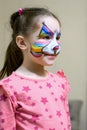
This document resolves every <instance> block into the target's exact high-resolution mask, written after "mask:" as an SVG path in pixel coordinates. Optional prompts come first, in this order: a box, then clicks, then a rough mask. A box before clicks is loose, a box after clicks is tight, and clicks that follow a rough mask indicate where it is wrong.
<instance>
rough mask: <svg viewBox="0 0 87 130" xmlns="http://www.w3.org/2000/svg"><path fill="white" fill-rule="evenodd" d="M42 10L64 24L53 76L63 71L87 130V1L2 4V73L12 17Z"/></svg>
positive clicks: (21, 0) (24, 0) (41, 0)
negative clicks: (80, 104)
mask: <svg viewBox="0 0 87 130" xmlns="http://www.w3.org/2000/svg"><path fill="white" fill-rule="evenodd" d="M31 6H40V7H46V8H49V9H50V10H52V11H53V12H54V13H55V14H56V15H57V16H58V17H59V19H60V21H61V23H62V28H61V29H62V38H61V42H62V51H61V54H60V55H59V56H58V58H57V61H56V63H55V65H54V66H52V67H50V68H48V67H47V68H48V69H49V70H50V71H52V72H56V71H57V70H58V69H61V68H62V69H63V70H64V71H65V73H66V75H67V76H68V79H69V81H70V84H71V93H70V95H69V99H81V100H82V101H83V102H84V104H83V107H82V110H81V123H80V125H81V130H87V126H86V124H87V111H86V108H87V100H86V99H87V67H86V66H87V38H86V36H87V13H86V12H87V1H86V0H67V1H66V0H14V1H12V0H7V1H6V0H0V69H1V67H2V65H3V62H4V55H5V50H6V47H7V46H8V44H9V41H10V34H11V29H10V28H9V17H10V15H11V14H12V13H13V12H14V11H17V10H18V9H19V8H20V7H31Z"/></svg>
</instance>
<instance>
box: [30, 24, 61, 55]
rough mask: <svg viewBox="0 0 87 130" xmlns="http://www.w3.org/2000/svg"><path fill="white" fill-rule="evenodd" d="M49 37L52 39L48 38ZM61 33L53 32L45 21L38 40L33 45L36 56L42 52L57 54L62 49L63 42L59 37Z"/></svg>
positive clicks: (33, 53)
mask: <svg viewBox="0 0 87 130" xmlns="http://www.w3.org/2000/svg"><path fill="white" fill-rule="evenodd" d="M47 37H48V38H49V39H50V40H49V39H47ZM59 37H60V33H58V32H57V31H55V33H53V32H52V31H51V30H50V29H49V28H48V27H47V26H46V25H45V24H44V23H43V26H42V29H41V31H40V34H39V38H40V39H39V40H37V41H36V42H35V43H34V44H33V45H32V47H31V53H32V55H33V56H35V57H40V56H42V54H47V55H57V54H58V53H59V52H60V50H61V44H60V42H59V40H57V38H59Z"/></svg>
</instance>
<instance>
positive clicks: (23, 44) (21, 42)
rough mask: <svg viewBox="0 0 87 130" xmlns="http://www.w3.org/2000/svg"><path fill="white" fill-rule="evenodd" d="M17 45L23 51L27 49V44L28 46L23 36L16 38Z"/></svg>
mask: <svg viewBox="0 0 87 130" xmlns="http://www.w3.org/2000/svg"><path fill="white" fill-rule="evenodd" d="M16 44H17V46H18V47H19V48H20V49H21V50H26V49H27V44H26V42H25V39H24V37H23V36H20V35H19V36H17V37H16Z"/></svg>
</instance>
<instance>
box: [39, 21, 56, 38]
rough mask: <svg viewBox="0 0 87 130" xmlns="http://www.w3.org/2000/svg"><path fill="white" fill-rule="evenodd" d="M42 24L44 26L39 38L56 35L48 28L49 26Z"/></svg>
mask: <svg viewBox="0 0 87 130" xmlns="http://www.w3.org/2000/svg"><path fill="white" fill-rule="evenodd" d="M42 24H43V26H42V28H41V31H40V33H39V37H40V38H43V37H44V36H45V35H49V36H53V34H54V33H53V32H52V31H51V30H50V29H49V28H48V26H47V25H46V24H45V23H44V22H43V23H42Z"/></svg>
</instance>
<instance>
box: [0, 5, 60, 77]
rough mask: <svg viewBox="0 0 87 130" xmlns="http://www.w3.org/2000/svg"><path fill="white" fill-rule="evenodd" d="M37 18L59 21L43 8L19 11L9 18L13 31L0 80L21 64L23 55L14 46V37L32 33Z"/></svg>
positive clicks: (15, 45) (0, 72)
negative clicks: (46, 17)
mask: <svg viewBox="0 0 87 130" xmlns="http://www.w3.org/2000/svg"><path fill="white" fill-rule="evenodd" d="M39 16H52V17H54V18H55V19H57V20H58V22H59V24H60V21H59V19H58V18H57V17H56V16H55V15H54V14H53V13H52V12H50V11H49V10H48V9H45V8H34V7H32V8H24V9H23V10H22V12H21V13H19V11H17V12H15V13H13V14H12V15H11V17H10V26H11V28H12V30H13V33H12V40H11V42H10V44H9V46H8V48H7V51H6V56H5V61H4V66H3V68H2V70H1V71H0V79H2V78H3V77H4V76H5V75H7V76H9V75H10V74H11V73H12V72H13V71H15V70H16V69H17V68H18V67H19V66H20V65H21V64H22V62H23V54H22V52H21V50H20V49H19V48H18V46H17V44H16V36H17V35H19V34H21V35H23V36H27V35H29V34H31V33H32V31H34V30H35V29H36V28H35V27H36V25H37V20H36V21H35V18H37V17H39Z"/></svg>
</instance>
